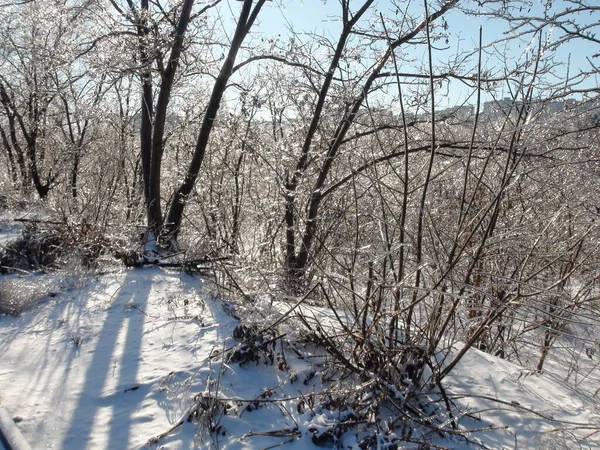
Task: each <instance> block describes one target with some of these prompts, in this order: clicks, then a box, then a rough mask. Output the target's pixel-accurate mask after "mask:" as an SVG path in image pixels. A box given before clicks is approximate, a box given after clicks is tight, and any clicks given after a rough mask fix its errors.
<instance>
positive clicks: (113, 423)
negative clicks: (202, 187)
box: [61, 270, 154, 450]
mask: <svg viewBox="0 0 600 450" xmlns="http://www.w3.org/2000/svg"><path fill="white" fill-rule="evenodd" d="M152 273H154V272H150V275H149V277H148V278H147V279H146V280H144V281H142V282H140V281H141V277H140V271H134V270H131V271H129V272H128V273H127V275H126V276H125V278H124V280H123V283H122V289H120V290H119V291H118V292H117V293H116V295H115V296H114V299H113V300H112V304H111V306H110V307H109V308H108V311H107V313H106V315H105V318H104V323H103V326H102V329H101V331H100V333H99V336H98V340H97V345H96V347H95V348H94V349H91V350H87V351H89V352H93V358H92V361H91V362H90V364H89V366H88V367H87V372H86V375H85V382H84V385H83V387H82V390H81V394H80V396H79V398H78V401H77V405H76V406H75V409H74V410H73V413H72V416H71V422H70V425H69V428H68V430H67V431H66V433H65V434H64V436H63V441H62V445H61V448H65V449H67V448H68V449H72V450H78V449H85V448H93V447H95V446H96V445H95V443H94V430H95V429H97V428H102V429H106V428H108V430H107V433H106V432H104V433H102V436H103V438H104V436H106V435H108V436H109V437H108V443H107V447H106V448H125V447H127V443H128V441H129V430H130V427H129V426H125V427H124V426H123V424H124V423H129V422H130V421H131V416H132V414H133V413H134V412H135V411H136V410H137V409H138V407H139V403H140V402H141V401H142V400H143V399H144V395H145V393H146V392H145V391H146V389H144V388H142V389H140V386H139V385H138V384H136V383H137V379H138V370H139V365H140V359H141V345H142V336H143V332H144V322H145V309H146V306H147V304H148V296H149V294H150V290H151V287H152ZM107 408H108V409H110V411H108V410H107ZM101 412H104V413H106V414H101ZM106 417H110V419H109V421H108V423H103V422H102V418H106Z"/></svg>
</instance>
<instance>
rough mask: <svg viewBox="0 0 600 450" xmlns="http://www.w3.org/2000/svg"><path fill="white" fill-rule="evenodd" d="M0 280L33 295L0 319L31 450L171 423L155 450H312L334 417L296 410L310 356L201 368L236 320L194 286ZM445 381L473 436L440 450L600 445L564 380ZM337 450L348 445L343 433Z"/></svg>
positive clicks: (8, 404)
mask: <svg viewBox="0 0 600 450" xmlns="http://www.w3.org/2000/svg"><path fill="white" fill-rule="evenodd" d="M0 282H1V283H8V282H9V283H11V284H10V286H11V289H12V290H13V291H15V292H16V291H18V290H19V289H21V290H23V292H25V293H26V292H29V291H28V290H31V289H33V288H32V285H36V286H37V288H36V289H37V291H36V292H37V294H36V295H38V297H37V298H36V299H35V302H34V303H35V304H34V305H33V306H32V308H31V309H30V310H28V311H26V312H24V313H23V314H21V315H19V316H16V317H15V316H0V405H1V406H3V407H4V408H6V409H7V410H8V411H9V413H10V414H11V415H12V417H13V418H15V420H16V421H17V422H18V426H19V428H20V430H21V431H22V433H23V435H24V436H25V438H26V439H27V440H28V441H29V442H30V444H31V446H32V448H34V449H36V448H39V449H42V448H56V449H69V450H78V449H81V450H83V449H121V448H122V449H125V448H142V447H144V446H146V445H147V443H148V441H149V440H150V439H151V438H153V437H155V436H158V435H160V434H161V433H164V432H167V431H168V430H169V429H170V428H171V427H173V426H174V425H176V424H177V423H178V422H179V421H180V420H181V419H183V424H182V425H181V426H179V427H177V428H175V429H174V430H173V431H172V432H171V433H169V434H167V435H166V436H164V437H162V438H161V439H160V440H158V443H156V444H155V445H153V447H154V448H164V449H190V448H220V449H232V450H233V449H263V448H273V446H278V445H280V444H282V445H281V448H287V449H293V450H298V449H306V448H309V449H310V448H318V447H317V446H316V445H315V444H314V443H313V442H314V441H313V439H311V438H312V436H313V434H314V433H315V432H317V431H318V430H319V429H321V428H326V427H327V425H328V423H331V422H332V421H333V420H335V417H331V415H328V413H327V412H326V411H322V410H311V408H310V407H303V408H301V407H300V404H301V402H302V399H303V396H305V395H307V393H311V392H312V393H314V392H317V391H319V390H320V389H323V384H322V383H321V381H320V380H319V379H318V377H315V378H314V379H313V371H312V366H313V365H315V364H318V363H319V361H322V358H321V356H320V355H322V354H323V352H319V351H318V349H314V350H310V349H304V350H303V352H304V353H303V354H297V353H294V352H291V351H288V352H287V353H285V355H282V354H281V351H282V350H281V349H280V348H278V349H277V350H276V351H275V353H274V354H275V355H277V357H279V358H281V357H282V356H285V361H286V365H289V367H285V369H286V370H280V369H282V367H281V365H279V367H278V362H277V360H276V361H275V362H274V364H272V365H266V364H264V363H263V362H262V360H261V362H259V363H258V364H255V363H254V362H246V363H245V364H241V363H239V362H236V363H234V362H229V363H225V362H224V361H223V358H220V357H216V358H212V359H211V358H209V356H210V355H211V354H213V356H214V355H215V354H217V355H218V354H223V352H224V351H225V350H226V349H229V348H231V347H232V346H233V345H235V343H236V341H235V340H233V339H232V334H233V331H234V329H235V327H236V325H237V324H238V322H237V320H236V319H235V318H233V317H231V315H230V314H228V313H227V312H226V311H225V309H224V308H223V304H222V302H221V301H220V300H218V299H215V298H212V297H211V295H210V292H211V291H210V289H209V286H208V282H207V281H205V280H203V279H202V278H198V277H192V276H189V275H185V274H182V273H180V272H176V271H166V270H162V269H159V268H154V267H153V268H145V269H115V270H114V271H113V272H111V273H105V274H103V275H95V276H93V277H91V276H84V275H82V276H81V277H80V278H78V279H76V280H73V279H72V278H65V277H62V278H61V277H58V276H57V275H37V276H32V275H30V276H27V277H19V276H16V275H11V276H5V277H4V278H2V279H0ZM36 283H37V284H36ZM34 290H35V289H34ZM23 292H21V294H23ZM40 292H46V293H56V295H54V294H52V295H53V296H47V295H40ZM310 352H312V353H313V354H311V355H309V353H310ZM445 384H446V389H447V394H448V396H449V397H450V399H451V400H454V402H455V404H456V405H457V408H456V409H455V410H454V415H455V416H456V417H458V416H461V415H462V416H463V417H462V420H461V422H460V429H463V430H464V429H471V430H477V429H481V430H483V431H479V432H476V433H472V434H465V433H464V431H460V429H459V432H458V433H457V436H455V437H445V438H441V437H439V436H438V437H436V438H435V439H433V438H432V440H431V442H432V443H434V444H435V445H439V446H440V447H442V448H477V445H476V444H473V443H471V444H468V443H467V442H466V441H465V439H464V438H463V437H461V435H462V436H467V437H469V439H470V440H471V441H473V442H480V443H482V444H483V445H485V446H486V447H487V448H493V449H500V448H506V449H513V448H518V449H521V448H580V447H581V448H600V446H599V445H600V444H599V442H600V436H598V434H599V433H597V429H594V428H593V426H595V427H599V426H600V400H599V399H598V398H596V397H594V396H593V395H591V394H584V393H583V391H581V390H576V389H574V388H573V387H571V386H570V385H568V384H567V383H565V382H564V376H563V375H560V374H559V375H552V374H547V373H546V374H535V373H531V372H529V371H527V370H524V369H523V368H521V367H519V366H516V365H514V364H511V363H509V362H507V361H504V360H501V359H498V358H494V357H492V356H490V355H487V354H485V353H481V352H478V351H475V350H474V351H471V352H470V353H469V354H468V355H467V357H466V358H465V360H464V361H463V362H462V363H461V364H460V365H459V366H458V367H457V368H456V370H455V371H454V372H453V373H452V374H451V375H450V376H449V377H448V378H447V379H446V380H445ZM198 394H202V395H203V397H202V396H201V397H198ZM194 397H196V401H195V400H194ZM199 398H206V401H204V402H199V401H198V399H199ZM215 398H219V399H221V400H222V402H221V403H219V402H216V401H213V402H212V403H211V399H212V400H214V399H215ZM274 399H286V400H285V401H281V402H272V401H271V400H274ZM193 405H202V408H205V409H211V410H212V412H213V415H212V416H211V417H212V420H208V419H207V417H208V416H209V415H208V414H206V411H205V410H200V411H199V412H198V414H197V415H198V416H199V417H200V423H204V425H205V426H200V425H198V424H197V423H188V422H187V421H186V419H187V417H188V416H189V413H190V408H192V406H193ZM203 414H204V415H203ZM590 426H592V428H590ZM210 428H212V431H213V432H210ZM317 443H318V444H319V442H317ZM341 443H343V445H345V446H346V448H353V449H358V448H359V447H358V444H357V439H356V436H355V435H354V433H353V432H352V431H351V430H350V431H348V433H346V435H344V436H343V438H342V441H341ZM320 444H321V445H325V446H327V445H329V444H331V443H330V442H329V443H328V442H320ZM373 448H375V447H373ZM381 448H385V447H381ZM388 448H392V447H388ZM399 448H418V446H417V445H415V444H402V443H400V444H399ZM483 448H485V447H483Z"/></svg>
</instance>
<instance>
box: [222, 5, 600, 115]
mask: <svg viewBox="0 0 600 450" xmlns="http://www.w3.org/2000/svg"><path fill="white" fill-rule="evenodd" d="M594 1H595V0H594ZM398 3H401V7H404V6H403V5H405V4H406V2H404V1H402V2H398ZM430 3H432V4H433V5H435V3H436V0H430ZM353 4H354V5H357V6H356V7H358V5H360V2H358V1H355V2H351V5H353ZM462 4H463V5H467V4H473V2H470V1H469V0H463V2H462ZM532 5H533V6H532V8H531V14H536V15H542V13H543V9H542V7H541V0H532ZM239 7H240V3H239V2H238V1H231V0H230V4H229V5H228V6H226V8H227V9H229V8H232V11H234V12H237V11H238V10H239ZM564 7H566V3H565V1H564V0H555V1H554V9H555V10H558V9H561V8H564ZM430 9H435V7H434V6H430ZM395 10H396V8H395V6H394V4H393V3H392V1H390V0H376V2H375V4H374V6H373V11H376V14H377V15H378V14H379V12H382V13H383V14H384V15H385V16H392V17H393V16H394V15H395ZM410 11H411V12H412V13H414V14H416V15H422V14H423V11H424V9H423V3H422V1H421V0H416V1H413V2H412V4H411V5H410ZM340 13H341V7H340V3H339V0H325V1H324V0H287V1H285V0H275V1H269V2H267V4H266V5H265V7H264V9H263V11H261V14H260V16H259V22H260V23H259V26H258V27H256V28H255V32H258V33H264V34H265V35H267V36H273V35H278V34H279V35H281V36H282V37H284V36H286V35H289V33H290V31H289V27H290V26H291V27H293V29H294V31H295V32H316V33H317V34H324V35H326V36H329V37H330V38H331V39H332V40H335V39H336V38H337V35H338V34H339V30H340V29H341V24H340V21H339V19H338V18H339V16H340ZM598 15H599V16H600V14H598ZM446 20H447V22H448V25H449V33H450V35H449V43H448V45H447V49H437V50H435V51H434V55H433V56H434V60H435V61H438V62H446V61H448V59H450V58H452V56H453V55H454V54H455V53H456V50H457V48H460V49H462V50H473V49H475V48H476V47H477V45H478V43H477V42H478V28H479V26H480V25H481V26H482V27H483V43H484V46H486V45H488V44H490V43H492V42H495V41H499V40H501V39H503V38H505V37H506V36H505V35H504V34H503V33H504V32H505V31H506V30H507V29H508V25H507V23H506V22H504V21H500V20H497V19H486V18H481V17H474V16H466V15H465V14H463V13H462V12H460V11H453V12H451V13H450V14H449V15H448V16H447V19H446ZM581 20H586V21H587V20H592V21H594V20H595V21H596V23H600V17H595V18H594V17H590V16H589V15H587V16H584V17H583V18H582V19H581ZM599 28H600V26H599ZM547 30H548V31H550V29H549V28H548V29H547ZM599 31H600V30H599ZM560 34H561V33H560V31H559V30H556V29H555V30H553V32H552V35H551V37H550V40H553V39H558V38H559V37H560ZM529 44H530V42H529V40H528V38H521V39H518V40H514V41H511V42H510V43H507V44H506V43H503V44H499V45H497V46H495V48H494V50H495V54H492V52H491V49H489V50H488V51H487V52H486V54H484V58H483V59H484V67H486V68H488V69H490V70H501V67H502V66H503V65H504V64H505V63H506V64H508V65H509V66H514V64H516V62H517V61H519V59H520V58H523V57H524V56H523V55H526V51H527V49H528V46H529ZM533 44H534V45H533V47H536V46H537V41H535V42H534V43H533ZM409 52H412V53H410V56H411V57H412V58H414V59H415V60H416V61H425V58H426V53H425V50H424V48H420V49H418V50H413V49H410V50H409ZM498 52H499V53H498ZM597 53H600V46H597V45H595V44H593V43H588V42H582V41H581V40H578V41H577V42H572V43H569V44H565V45H562V46H561V47H560V48H559V49H558V51H557V58H556V62H557V64H555V65H554V66H553V70H554V71H556V73H557V75H559V76H563V75H564V74H565V73H566V63H567V61H570V64H571V68H570V73H571V74H574V73H576V72H577V71H578V70H588V69H589V68H590V66H589V64H588V62H587V60H586V58H587V57H589V56H591V55H594V54H597ZM561 63H562V64H563V66H561ZM595 63H596V64H600V58H598V57H597V58H595ZM471 66H472V67H473V68H474V67H475V59H473V62H472V63H471ZM407 68H408V67H405V68H404V69H407ZM554 81H556V80H554ZM598 82H599V80H598V79H597V78H596V79H593V78H592V79H589V80H587V82H586V83H584V84H583V85H582V86H581V87H587V88H589V87H597V86H598ZM472 94H473V92H472V90H470V91H469V90H467V89H465V88H464V86H463V85H462V83H458V82H454V83H451V84H450V85H449V86H445V87H444V89H443V92H442V93H441V95H440V96H439V98H440V107H442V108H443V107H449V106H454V105H456V104H457V103H462V102H463V101H464V100H465V99H466V98H468V97H469V96H471V99H470V100H468V102H469V103H471V104H472V103H474V101H475V100H474V98H475V97H474V96H473V95H472ZM508 94H509V91H508V89H506V88H502V87H501V86H499V87H498V89H497V91H496V93H495V95H496V96H499V97H502V96H505V95H508ZM483 99H484V100H489V99H491V97H490V95H489V94H485V95H484V98H483Z"/></svg>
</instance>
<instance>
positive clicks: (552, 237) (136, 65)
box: [0, 0, 600, 387]
mask: <svg viewBox="0 0 600 450" xmlns="http://www.w3.org/2000/svg"><path fill="white" fill-rule="evenodd" d="M541 3H542V5H541V6H539V7H538V6H536V7H535V8H533V11H531V9H530V12H527V13H526V12H525V11H528V9H527V8H529V6H528V5H527V4H526V3H525V2H519V1H515V2H505V1H494V0H483V1H477V2H476V1H463V2H459V1H458V0H445V1H431V2H430V3H429V4H427V2H423V3H420V2H398V3H397V4H396V3H395V2H392V3H390V5H387V4H386V5H381V4H378V3H377V2H375V1H374V0H365V1H361V2H358V3H355V2H348V1H346V0H343V1H341V2H340V6H339V15H338V17H337V18H336V20H337V23H336V27H335V30H337V33H338V34H337V35H332V34H331V33H327V34H317V33H315V32H293V31H292V30H293V26H294V23H293V18H289V20H290V22H291V24H290V25H291V30H290V32H289V33H288V34H287V35H285V36H270V35H268V34H267V33H265V32H260V33H257V32H255V30H256V29H260V27H259V25H258V24H259V23H260V20H261V19H260V18H261V12H262V10H264V9H265V8H277V7H279V6H277V5H273V4H265V2H264V0H258V1H257V2H253V0H244V1H243V2H231V3H230V4H226V3H224V2H222V1H221V0H216V1H215V2H213V3H199V2H194V1H192V0H184V1H176V2H172V1H164V2H156V1H149V0H141V1H139V2H137V1H133V0H123V1H120V0H107V1H103V0H85V1H79V0H73V1H60V0H53V1H49V2H48V1H44V2H41V1H29V2H20V1H19V2H14V4H13V3H10V2H8V3H5V4H4V5H2V6H1V7H0V23H1V24H2V25H1V27H0V33H1V38H0V39H1V42H2V44H1V46H0V101H1V109H0V137H1V139H2V154H1V158H2V160H3V167H4V169H3V170H2V173H1V174H0V175H1V177H2V179H1V183H2V184H1V186H2V189H3V192H5V194H4V195H5V197H6V198H7V199H10V198H12V199H23V198H26V199H29V200H33V199H34V198H36V197H37V198H39V199H41V201H43V203H44V205H46V206H47V208H49V209H51V210H53V211H55V213H56V217H59V218H60V219H61V220H64V221H65V222H69V223H77V224H86V226H87V227H92V228H94V230H96V231H97V232H98V233H99V234H102V235H104V236H112V235H117V234H118V235H119V237H120V238H121V237H123V236H124V235H126V237H128V238H129V239H130V240H135V239H140V236H142V237H141V240H142V241H143V243H146V244H147V243H148V242H153V241H156V251H157V252H159V253H162V254H164V255H169V254H172V253H173V252H178V251H179V250H180V249H183V250H185V251H187V252H189V253H190V254H204V255H207V254H208V255H211V256H215V257H220V256H231V257H232V258H233V260H232V264H233V267H231V266H230V267H228V268H226V269H225V272H226V275H223V280H224V281H223V282H224V283H228V286H229V287H230V288H231V289H232V290H237V291H238V292H241V293H243V296H245V297H246V298H259V299H260V298H270V297H272V296H277V298H278V299H281V298H286V297H289V298H291V299H292V300H293V301H295V300H296V299H298V298H302V299H305V301H313V302H318V303H320V304H324V305H328V306H330V307H332V308H333V309H334V310H344V311H345V312H346V313H347V314H349V315H350V317H351V319H350V320H341V319H340V321H339V326H340V327H341V328H342V329H343V331H344V332H343V333H341V334H334V333H330V332H328V330H324V329H322V328H318V329H313V330H312V333H311V335H312V336H313V337H314V338H315V339H317V340H318V341H319V342H321V343H322V344H324V345H325V347H326V348H327V349H330V351H332V352H334V353H333V354H334V356H335V357H336V358H339V360H340V361H342V363H343V364H344V365H345V367H346V368H347V369H348V370H350V371H353V372H355V373H356V375H357V376H361V377H375V378H376V379H377V380H381V383H389V385H395V386H405V387H406V386H407V385H408V384H411V385H424V384H427V382H430V383H431V382H432V383H434V384H436V383H437V384H439V383H440V382H441V381H442V380H443V379H444V377H445V376H446V375H448V373H450V371H451V370H452V369H453V367H454V366H455V365H456V364H457V363H458V361H460V359H461V357H462V356H463V352H464V351H466V350H467V349H468V348H471V347H477V348H479V349H481V350H484V351H487V352H490V353H493V354H495V355H498V356H500V357H503V358H510V359H517V360H521V361H526V360H529V361H530V362H529V364H532V365H533V366H534V368H536V369H537V370H543V368H544V361H545V358H546V357H547V355H548V352H549V351H550V349H551V348H552V346H553V345H554V344H555V343H556V342H557V340H558V339H559V338H560V337H561V336H563V335H565V334H576V331H575V329H576V328H577V327H578V326H580V325H581V324H580V318H581V317H592V318H595V317H596V316H597V306H598V289H597V282H598V276H599V274H598V267H599V266H598V264H599V260H598V248H597V247H598V245H599V244H598V243H599V242H600V240H599V236H598V225H597V221H598V215H599V213H600V209H599V208H598V205H600V195H599V194H600V192H599V191H598V186H599V183H598V181H599V179H600V178H599V176H600V162H599V161H600V160H599V150H598V148H599V134H598V126H599V125H600V123H599V121H598V117H599V116H598V114H599V111H600V110H599V108H598V106H599V103H598V96H597V95H598V89H597V86H596V87H594V86H592V87H590V84H589V79H590V77H594V76H597V75H598V71H597V62H598V53H600V42H599V41H598V39H597V37H596V34H595V33H596V32H597V27H598V23H599V22H598V18H600V8H599V7H597V6H595V5H594V2H593V1H591V0H589V1H588V0H569V1H564V2H551V1H547V2H541ZM284 6H285V5H283V6H282V7H284ZM390 6H391V8H390ZM379 11H385V12H384V13H381V12H379ZM467 17H471V18H477V17H479V18H482V17H489V18H490V22H486V23H487V24H493V26H501V27H505V30H506V32H505V33H504V34H503V35H502V36H501V37H500V38H498V37H497V36H496V35H494V36H495V37H494V38H493V39H490V38H489V37H486V32H485V31H484V32H481V31H480V34H479V36H478V37H476V38H475V39H474V40H473V42H472V44H469V45H468V46H466V47H465V45H464V41H460V40H459V39H458V37H459V32H458V29H459V28H460V27H461V21H462V20H464V19H465V18H467ZM492 20H493V21H492ZM499 24H500V25H499ZM490 26H492V25H490ZM484 30H485V27H484ZM574 41H582V42H585V43H586V45H587V46H591V47H589V48H592V51H591V52H590V54H589V55H587V60H586V62H585V63H583V62H581V64H578V65H572V64H571V61H569V60H567V61H564V60H563V61H561V60H559V59H558V55H559V53H557V52H558V51H560V49H561V46H562V45H567V44H568V43H569V42H574ZM520 44H522V45H524V46H526V48H525V50H523V51H522V52H520V53H515V48H516V47H517V46H518V45H520ZM453 46H456V49H457V50H456V51H455V52H454V53H453V54H452V56H451V57H448V56H447V55H448V54H449V49H450V48H453ZM441 54H443V55H444V58H446V59H445V61H444V62H443V61H441V58H440V57H438V56H437V55H441ZM512 54H514V55H515V57H514V58H513V57H511V56H510V55H512ZM571 65H572V66H573V67H571ZM458 85H460V86H461V87H460V89H461V91H462V92H465V93H466V94H465V95H464V96H463V98H465V99H466V100H465V101H464V103H463V104H457V105H455V107H454V108H450V109H448V108H447V107H445V106H440V105H444V103H443V101H442V99H443V98H444V96H445V95H447V93H448V92H449V90H453V89H458V88H457V86H458ZM507 93H508V94H507ZM492 99H496V100H497V102H496V103H495V104H493V102H491V103H490V100H492ZM484 101H485V102H488V103H486V108H485V109H484ZM557 105H559V107H558V108H557ZM146 248H149V247H148V246H146ZM344 317H347V316H344ZM594 320H595V319H594ZM306 325H307V326H308V327H310V324H309V323H306ZM458 342H461V343H462V344H463V345H462V346H461V347H460V348H462V350H458V351H454V352H452V351H450V350H451V348H452V346H453V345H455V344H456V343H458ZM532 349H533V351H532ZM531 355H535V358H536V360H535V361H533V362H531V360H530V358H531V357H532V356H531ZM375 378H374V379H375Z"/></svg>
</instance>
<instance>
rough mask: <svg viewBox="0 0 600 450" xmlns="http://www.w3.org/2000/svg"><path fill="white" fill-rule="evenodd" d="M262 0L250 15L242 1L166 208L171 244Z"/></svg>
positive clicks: (166, 229) (249, 6)
mask: <svg viewBox="0 0 600 450" xmlns="http://www.w3.org/2000/svg"><path fill="white" fill-rule="evenodd" d="M265 1H266V0H258V3H257V4H256V6H255V8H254V10H253V11H252V13H250V11H251V9H252V0H244V4H243V6H242V11H241V13H240V18H239V20H238V23H237V26H236V29H235V34H234V36H233V40H232V42H231V46H230V47H229V52H228V54H227V57H226V58H225V62H224V63H223V66H222V67H221V71H220V72H219V75H218V77H217V79H216V81H215V84H214V85H213V90H212V93H211V96H210V100H209V102H208V107H207V108H206V113H205V114H204V119H203V121H202V127H201V128H200V133H199V134H198V140H197V142H196V148H195V150H194V155H193V157H192V161H191V163H190V166H189V168H188V171H187V174H186V176H185V178H184V180H183V182H182V183H181V185H180V186H179V188H178V189H177V190H176V191H175V195H174V197H173V201H172V203H171V206H170V208H169V214H168V216H167V221H166V223H165V224H164V230H163V237H164V238H165V239H166V240H170V241H171V243H172V244H174V243H176V241H177V235H178V233H179V230H180V228H181V220H182V218H183V211H184V209H185V204H186V201H187V198H188V196H189V194H190V193H191V192H192V189H193V187H194V184H195V183H196V179H197V178H198V173H199V171H200V167H201V166H202V161H203V160H204V155H205V154H206V147H207V145H208V139H209V137H210V133H211V131H212V127H213V124H214V121H215V119H216V117H217V112H218V111H219V107H220V105H221V99H222V98H223V94H224V93H225V90H226V89H227V82H228V81H229V78H230V77H231V74H232V73H233V65H234V63H235V59H236V57H237V53H238V51H239V49H240V47H241V45H242V42H243V41H244V38H245V37H246V36H247V34H248V32H249V31H250V28H251V27H252V24H253V23H254V20H255V19H256V16H257V15H258V13H259V12H260V9H261V7H262V6H263V5H264V3H265ZM175 245H176V244H175Z"/></svg>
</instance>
